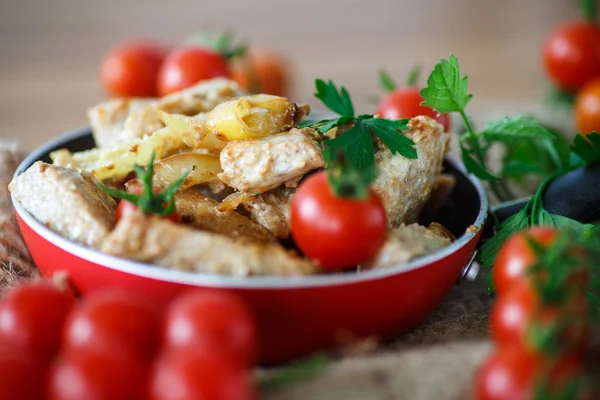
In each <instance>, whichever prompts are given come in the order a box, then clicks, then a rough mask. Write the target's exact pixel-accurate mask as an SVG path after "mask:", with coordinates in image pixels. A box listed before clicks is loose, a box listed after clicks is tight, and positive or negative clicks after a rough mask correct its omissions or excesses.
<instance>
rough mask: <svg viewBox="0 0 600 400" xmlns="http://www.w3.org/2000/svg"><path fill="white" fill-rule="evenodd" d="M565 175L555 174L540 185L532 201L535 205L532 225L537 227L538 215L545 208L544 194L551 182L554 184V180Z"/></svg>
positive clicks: (532, 212) (531, 219)
mask: <svg viewBox="0 0 600 400" xmlns="http://www.w3.org/2000/svg"><path fill="white" fill-rule="evenodd" d="M563 173H564V172H563V171H557V172H555V173H553V174H552V175H550V176H548V177H546V178H545V179H544V180H543V181H542V183H541V184H540V186H539V187H538V189H537V190H536V192H535V195H534V196H533V199H532V200H533V204H532V206H531V218H530V225H536V218H537V214H538V212H539V210H540V208H544V200H543V199H542V197H543V196H544V192H545V191H546V188H547V187H548V185H549V184H550V182H552V181H553V180H554V178H556V177H557V176H560V175H562V174H563Z"/></svg>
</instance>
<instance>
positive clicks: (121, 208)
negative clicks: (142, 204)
mask: <svg viewBox="0 0 600 400" xmlns="http://www.w3.org/2000/svg"><path fill="white" fill-rule="evenodd" d="M130 192H132V193H136V194H140V193H141V192H142V186H141V185H140V186H135V187H134V188H133V189H132V190H130ZM159 192H160V190H159V189H155V190H154V193H159ZM137 210H138V206H137V205H135V204H133V203H131V202H129V201H127V200H121V201H119V204H117V211H116V214H115V220H116V221H117V223H118V222H119V221H120V220H121V218H123V216H125V215H127V214H129V213H132V212H135V211H137ZM161 219H165V220H167V221H171V222H175V223H178V222H179V215H178V214H177V212H173V214H170V215H166V216H164V217H161Z"/></svg>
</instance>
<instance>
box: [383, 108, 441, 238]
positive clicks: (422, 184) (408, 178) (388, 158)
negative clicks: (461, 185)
mask: <svg viewBox="0 0 600 400" xmlns="http://www.w3.org/2000/svg"><path fill="white" fill-rule="evenodd" d="M409 128H410V131H409V132H407V133H406V136H408V137H409V138H411V139H412V140H413V141H414V142H415V144H416V149H417V153H418V157H419V158H417V159H408V158H405V157H403V156H402V155H400V154H395V155H394V154H392V152H391V151H390V150H389V149H388V148H387V147H386V146H385V145H384V144H383V143H381V142H379V141H377V143H376V151H375V162H376V165H377V169H378V175H377V178H376V180H375V182H374V183H373V188H374V189H375V191H376V192H377V193H378V194H379V195H380V196H381V199H382V200H383V204H384V206H385V208H386V210H387V212H388V225H389V226H390V227H391V228H395V227H398V226H399V225H400V224H401V223H413V222H416V221H417V220H418V218H419V213H420V212H421V210H422V209H423V206H424V205H425V203H426V202H427V200H428V199H429V196H430V195H431V191H432V190H433V188H434V187H435V183H436V180H437V177H438V175H439V174H440V172H441V171H442V163H443V161H444V156H445V155H446V153H447V152H448V150H449V140H450V135H449V134H447V133H444V128H443V127H442V125H440V124H439V123H438V122H437V121H435V120H433V119H431V118H429V117H424V116H420V117H416V118H413V119H412V120H411V121H410V122H409Z"/></svg>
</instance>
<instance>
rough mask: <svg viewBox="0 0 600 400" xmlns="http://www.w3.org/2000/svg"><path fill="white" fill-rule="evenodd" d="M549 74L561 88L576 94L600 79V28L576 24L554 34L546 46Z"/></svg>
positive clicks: (587, 24)
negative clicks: (590, 82) (576, 91)
mask: <svg viewBox="0 0 600 400" xmlns="http://www.w3.org/2000/svg"><path fill="white" fill-rule="evenodd" d="M543 53H544V64H545V67H546V73H547V74H548V77H549V78H550V79H551V80H552V82H553V83H554V84H555V85H556V86H558V87H559V88H561V89H563V90H567V91H574V90H577V89H579V88H581V87H582V86H583V85H585V84H586V83H588V82H589V81H590V80H592V79H594V78H596V77H598V76H600V28H599V27H598V25H596V24H593V23H590V22H585V21H572V22H569V23H566V24H564V25H562V26H560V27H558V28H557V29H556V30H554V31H553V32H552V33H551V34H550V36H549V37H548V39H547V40H546V42H545V44H544V50H543Z"/></svg>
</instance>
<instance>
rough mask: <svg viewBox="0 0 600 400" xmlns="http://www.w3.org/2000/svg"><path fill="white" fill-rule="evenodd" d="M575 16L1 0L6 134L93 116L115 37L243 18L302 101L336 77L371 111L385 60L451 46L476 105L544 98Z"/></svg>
mask: <svg viewBox="0 0 600 400" xmlns="http://www.w3.org/2000/svg"><path fill="white" fill-rule="evenodd" d="M576 15H577V13H576V8H575V0H568V1H565V0H527V1H524V0H504V1H493V0H420V1H417V0H414V1H409V0H369V1H367V0H363V1H358V0H345V1H333V0H304V1H295V2H291V1H284V0H255V1H242V0H236V1H227V0H221V1H218V2H208V1H203V0H199V1H198V0H196V1H192V0H169V1H158V0H130V1H125V0H103V1H97V0H95V1H91V0H77V1H75V0H18V1H17V0H0V137H1V136H12V137H17V138H18V139H19V140H20V141H21V143H22V145H23V146H25V147H26V148H32V147H33V146H36V145H39V144H41V143H42V142H43V141H45V140H47V139H49V138H51V137H53V136H56V135H58V134H60V133H62V132H64V131H66V130H69V129H71V128H74V127H77V126H81V125H84V124H86V119H85V115H84V112H85V109H86V107H87V106H90V105H93V104H94V103H96V102H98V101H100V100H101V99H103V94H102V93H101V91H100V88H99V84H98V80H97V66H98V62H99V60H100V58H101V57H102V55H103V53H104V52H105V51H106V50H107V49H108V48H109V47H110V46H111V45H112V44H114V43H115V42H117V41H119V40H121V39H123V38H128V37H132V36H134V37H139V36H143V37H155V38H161V39H163V40H164V41H165V42H167V43H177V42H178V41H180V40H182V39H183V38H185V37H186V36H187V35H189V34H190V33H193V32H195V31H197V30H200V29H216V30H219V29H223V28H234V29H235V30H236V31H237V32H239V35H240V36H242V37H245V38H247V39H249V40H250V41H252V42H254V43H259V44H262V45H265V46H270V47H275V48H279V49H281V50H282V51H286V52H287V53H289V54H290V55H291V56H292V57H293V59H294V60H295V61H296V64H295V65H296V68H295V75H296V80H295V82H296V85H295V92H294V93H295V94H294V99H297V100H298V101H310V100H312V98H311V94H312V92H313V80H314V78H315V77H323V78H333V79H334V80H335V81H336V82H338V83H340V84H344V85H346V86H347V87H348V88H349V89H350V91H351V93H352V94H353V96H354V99H355V102H356V103H357V106H358V107H357V108H358V109H359V110H361V111H365V112H368V111H370V108H369V107H370V106H369V105H368V103H367V100H366V99H367V98H368V96H369V95H372V94H377V93H378V88H377V77H376V72H377V69H378V68H380V67H385V68H387V69H388V70H389V71H390V72H391V73H392V74H393V75H394V76H395V77H397V78H398V79H401V78H402V77H404V76H405V75H406V74H407V72H408V71H409V69H410V68H411V67H412V66H413V65H414V64H415V63H416V62H420V63H423V65H424V66H425V67H426V69H427V70H430V69H431V68H432V66H433V65H434V64H435V62H437V61H438V60H439V59H440V58H442V57H447V56H448V54H449V53H450V52H453V53H455V54H457V55H458V57H459V58H460V60H461V64H462V67H463V70H464V72H465V73H467V74H468V75H469V76H470V84H471V89H472V92H473V94H474V95H475V99H474V100H473V103H472V106H471V113H472V114H478V113H481V112H484V111H489V108H490V107H491V106H490V104H505V105H508V106H512V107H513V108H515V109H521V108H522V104H525V105H528V104H534V103H535V102H538V101H539V99H540V98H541V93H542V90H543V85H544V82H545V81H544V77H543V75H542V74H541V67H540V59H539V58H540V57H539V53H540V51H539V49H540V45H541V43H542V41H543V38H544V36H545V35H546V33H547V32H548V31H549V30H550V29H551V28H552V27H553V26H555V25H556V24H557V23H559V22H560V21H561V20H563V19H565V18H569V17H574V16H576ZM522 112H527V110H522Z"/></svg>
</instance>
